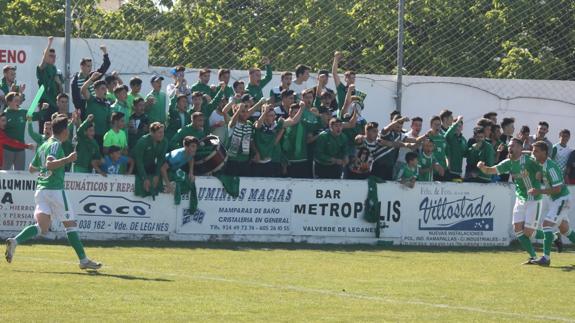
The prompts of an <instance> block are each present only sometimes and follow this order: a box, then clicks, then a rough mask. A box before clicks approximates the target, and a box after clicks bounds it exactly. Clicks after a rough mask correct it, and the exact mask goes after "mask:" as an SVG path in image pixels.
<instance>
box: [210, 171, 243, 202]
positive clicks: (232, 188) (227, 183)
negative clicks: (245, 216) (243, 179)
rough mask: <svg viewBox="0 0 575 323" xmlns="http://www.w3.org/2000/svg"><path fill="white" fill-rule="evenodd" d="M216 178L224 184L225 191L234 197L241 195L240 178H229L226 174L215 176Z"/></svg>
mask: <svg viewBox="0 0 575 323" xmlns="http://www.w3.org/2000/svg"><path fill="white" fill-rule="evenodd" d="M214 176H216V177H217V179H219V180H220V182H222V185H223V186H224V189H225V190H226V192H227V193H228V194H230V195H231V196H233V197H238V196H239V195H240V178H239V177H238V176H229V175H224V174H215V175H214Z"/></svg>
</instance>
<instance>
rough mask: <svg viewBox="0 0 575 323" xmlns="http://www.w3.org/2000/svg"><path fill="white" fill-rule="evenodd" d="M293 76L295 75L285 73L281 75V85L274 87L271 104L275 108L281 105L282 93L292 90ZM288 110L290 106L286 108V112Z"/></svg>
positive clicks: (271, 92)
mask: <svg viewBox="0 0 575 323" xmlns="http://www.w3.org/2000/svg"><path fill="white" fill-rule="evenodd" d="M292 75H293V74H292V73H291V72H283V73H282V75H281V83H280V85H278V86H276V87H273V88H272V89H271V90H270V101H271V102H270V103H271V104H273V105H274V106H279V105H280V104H281V101H282V97H281V94H282V92H283V91H285V90H289V89H290V85H291V79H292ZM292 92H293V91H292ZM290 104H291V103H290ZM288 108H289V105H288V106H287V107H285V109H284V110H286V111H287V109H288Z"/></svg>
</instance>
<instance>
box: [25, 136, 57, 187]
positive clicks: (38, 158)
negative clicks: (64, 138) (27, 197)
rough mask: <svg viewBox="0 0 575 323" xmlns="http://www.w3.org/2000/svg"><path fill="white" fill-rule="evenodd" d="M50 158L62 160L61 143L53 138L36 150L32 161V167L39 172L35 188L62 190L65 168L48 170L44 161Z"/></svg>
mask: <svg viewBox="0 0 575 323" xmlns="http://www.w3.org/2000/svg"><path fill="white" fill-rule="evenodd" d="M50 156H51V157H53V158H54V159H62V158H64V150H63V149H62V143H61V142H60V141H59V140H58V139H56V138H54V137H50V138H48V140H46V141H45V142H44V143H43V144H42V145H41V146H40V147H39V148H38V149H37V150H36V154H35V155H34V159H33V160H32V166H34V167H35V168H37V169H38V170H39V174H38V185H37V186H36V187H37V189H39V190H63V189H64V169H65V167H64V166H62V167H59V168H57V169H52V170H49V169H48V168H47V167H46V161H47V159H48V157H50Z"/></svg>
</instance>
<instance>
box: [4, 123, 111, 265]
mask: <svg viewBox="0 0 575 323" xmlns="http://www.w3.org/2000/svg"><path fill="white" fill-rule="evenodd" d="M52 133H53V134H52V137H50V138H49V139H48V140H47V141H46V142H45V143H43V144H42V146H40V148H38V150H37V151H36V155H35V156H34V159H33V160H32V164H30V167H29V169H30V172H32V173H33V172H36V171H38V172H39V173H38V183H37V190H36V194H35V195H34V199H35V202H36V211H35V214H34V218H35V219H36V224H35V225H30V226H28V227H26V228H24V230H22V231H21V232H20V233H19V234H18V235H17V236H16V237H15V238H9V239H8V240H6V254H5V255H6V261H8V262H9V263H11V262H12V260H13V258H14V252H15V251H16V246H17V245H19V244H22V243H24V242H26V241H28V240H30V239H32V238H34V237H36V236H38V235H41V234H45V233H46V232H48V229H49V228H50V224H51V221H52V218H56V219H58V220H60V221H62V224H63V225H64V227H65V228H66V235H67V236H68V241H69V242H70V244H71V245H72V247H73V248H74V250H75V251H76V254H77V255H78V259H80V269H94V270H95V269H100V268H101V267H102V264H101V263H99V262H95V261H92V260H90V259H89V258H88V257H87V256H86V253H85V251H84V247H83V246H82V242H81V241H80V237H79V236H78V232H77V231H76V227H77V225H76V219H75V216H74V211H73V210H72V209H71V208H70V204H69V203H68V199H67V197H66V192H65V191H64V166H65V165H66V164H69V163H71V162H73V161H74V160H76V157H77V156H76V153H75V152H73V153H71V154H70V155H68V156H64V150H63V149H62V143H63V142H65V141H66V140H68V135H69V134H68V118H67V117H66V116H64V115H58V116H57V117H56V118H54V119H53V120H52Z"/></svg>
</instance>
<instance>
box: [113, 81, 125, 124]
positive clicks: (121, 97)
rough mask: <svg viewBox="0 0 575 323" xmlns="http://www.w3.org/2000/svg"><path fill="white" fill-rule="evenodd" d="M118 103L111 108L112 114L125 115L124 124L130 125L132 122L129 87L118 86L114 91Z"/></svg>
mask: <svg viewBox="0 0 575 323" xmlns="http://www.w3.org/2000/svg"><path fill="white" fill-rule="evenodd" d="M114 96H115V97H116V102H114V104H112V105H111V106H110V112H121V113H122V114H124V122H125V123H126V124H128V121H129V120H130V114H129V113H130V108H128V86H127V85H118V86H116V88H115V89H114Z"/></svg>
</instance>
